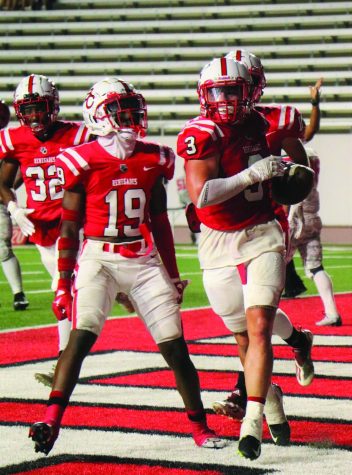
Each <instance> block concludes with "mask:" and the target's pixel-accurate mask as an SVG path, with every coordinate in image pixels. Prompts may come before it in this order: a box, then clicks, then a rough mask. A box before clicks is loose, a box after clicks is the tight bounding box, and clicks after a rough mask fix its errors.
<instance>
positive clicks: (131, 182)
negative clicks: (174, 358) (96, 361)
mask: <svg viewBox="0 0 352 475" xmlns="http://www.w3.org/2000/svg"><path fill="white" fill-rule="evenodd" d="M100 142H101V143H103V142H104V137H102V138H100V137H99V138H98V139H97V140H96V141H95V142H91V143H89V144H84V145H81V146H79V147H76V148H70V149H67V150H65V152H63V153H62V154H60V155H59V156H58V157H57V162H56V165H57V167H58V170H60V171H59V174H60V176H61V179H62V185H63V188H64V189H65V190H70V189H71V188H72V187H75V186H76V185H78V184H79V185H81V186H83V188H84V191H85V216H84V235H85V236H86V238H87V239H86V240H85V241H84V242H83V246H82V251H81V253H80V255H79V258H78V267H77V275H76V278H75V284H74V304H73V327H74V328H78V329H81V330H87V331H91V332H93V333H95V334H97V335H99V334H100V332H101V329H102V328H103V325H104V322H105V319H106V318H107V316H108V315H109V312H110V311H111V308H112V305H113V303H114V301H115V297H116V294H117V293H118V292H123V293H125V294H126V295H128V297H129V299H130V300H131V302H132V303H133V306H134V308H135V309H136V311H137V312H138V314H139V315H140V316H141V318H142V319H143V321H144V322H145V324H146V326H147V327H148V329H149V331H150V333H151V335H152V336H153V338H154V340H155V341H156V342H157V343H161V342H164V341H169V340H173V339H175V338H179V337H180V336H181V335H182V325H181V317H180V312H179V306H178V304H177V300H176V298H177V292H176V288H175V286H174V285H173V284H172V282H171V280H170V277H169V276H168V274H167V272H166V269H165V268H164V266H163V265H162V263H161V260H160V258H159V256H158V253H157V252H156V250H155V248H151V249H150V250H149V251H147V243H146V241H145V240H144V239H143V238H142V237H141V230H140V225H142V224H144V223H145V224H147V225H149V216H150V215H149V204H150V200H151V194H152V189H153V187H154V185H155V184H156V182H157V180H158V179H159V177H165V178H166V179H168V180H170V179H171V178H172V177H173V174H174V167H175V156H174V153H173V151H172V150H171V149H170V148H169V147H165V146H160V145H158V144H155V143H149V142H142V141H137V142H136V146H135V149H134V152H133V154H132V155H131V156H130V157H129V158H127V159H125V160H122V159H119V158H117V157H116V156H113V155H111V154H110V153H108V151H107V150H106V148H105V147H103V146H102V145H101V143H100ZM134 237H135V238H136V239H135V240H133V238H134ZM90 238H94V239H90ZM99 238H101V239H106V238H110V239H109V241H114V242H116V244H115V243H114V242H106V241H103V240H99ZM131 238H132V242H130V241H131ZM124 241H125V243H124ZM121 243H124V244H121ZM126 250H127V251H134V252H135V253H137V254H135V255H134V256H131V255H127V254H126ZM150 251H151V252H150Z"/></svg>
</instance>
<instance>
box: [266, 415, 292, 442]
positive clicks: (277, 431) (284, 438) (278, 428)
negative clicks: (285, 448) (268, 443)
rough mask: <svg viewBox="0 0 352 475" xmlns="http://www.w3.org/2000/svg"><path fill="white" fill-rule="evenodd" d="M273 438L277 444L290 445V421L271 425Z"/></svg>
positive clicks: (270, 429)
mask: <svg viewBox="0 0 352 475" xmlns="http://www.w3.org/2000/svg"><path fill="white" fill-rule="evenodd" d="M268 427H269V431H270V435H271V438H272V439H273V441H274V443H275V445H290V437H291V429H290V426H289V424H288V422H287V421H286V422H283V423H282V424H271V425H269V424H268Z"/></svg>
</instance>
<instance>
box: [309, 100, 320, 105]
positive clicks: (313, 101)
mask: <svg viewBox="0 0 352 475" xmlns="http://www.w3.org/2000/svg"><path fill="white" fill-rule="evenodd" d="M310 103H311V104H312V106H314V107H316V106H318V105H319V99H312V100H311V101H310Z"/></svg>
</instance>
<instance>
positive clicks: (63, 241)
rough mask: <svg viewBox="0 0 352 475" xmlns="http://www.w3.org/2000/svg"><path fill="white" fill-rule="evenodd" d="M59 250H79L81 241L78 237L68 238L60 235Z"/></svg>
mask: <svg viewBox="0 0 352 475" xmlns="http://www.w3.org/2000/svg"><path fill="white" fill-rule="evenodd" d="M57 248H58V250H59V251H69V250H73V251H78V248H79V241H78V239H73V238H68V237H61V236H60V237H59V241H58V246H57Z"/></svg>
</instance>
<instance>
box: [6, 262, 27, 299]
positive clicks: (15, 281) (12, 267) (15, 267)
mask: <svg viewBox="0 0 352 475" xmlns="http://www.w3.org/2000/svg"><path fill="white" fill-rule="evenodd" d="M1 265H2V270H3V271H4V274H5V277H6V279H7V281H8V283H9V285H10V287H11V290H12V293H13V294H18V292H22V289H23V288H22V276H21V268H20V264H19V262H18V259H17V257H16V256H13V257H11V258H10V259H7V261H2V262H1Z"/></svg>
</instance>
